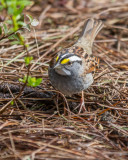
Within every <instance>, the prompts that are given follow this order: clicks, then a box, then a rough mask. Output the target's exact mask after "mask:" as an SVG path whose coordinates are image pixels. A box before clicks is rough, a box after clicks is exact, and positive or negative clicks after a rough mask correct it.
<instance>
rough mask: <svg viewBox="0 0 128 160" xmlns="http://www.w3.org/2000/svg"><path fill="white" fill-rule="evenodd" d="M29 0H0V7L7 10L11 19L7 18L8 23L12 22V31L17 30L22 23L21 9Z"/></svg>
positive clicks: (28, 3) (29, 2)
mask: <svg viewBox="0 0 128 160" xmlns="http://www.w3.org/2000/svg"><path fill="white" fill-rule="evenodd" d="M30 4H31V1H30V0H1V5H2V9H3V8H5V9H6V10H7V13H8V15H10V16H11V19H12V20H8V21H7V22H8V23H9V24H13V28H11V29H12V30H13V31H17V30H18V29H19V27H21V26H23V25H24V15H23V9H24V8H25V7H26V6H28V5H30Z"/></svg>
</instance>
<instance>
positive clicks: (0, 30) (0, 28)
mask: <svg viewBox="0 0 128 160" xmlns="http://www.w3.org/2000/svg"><path fill="white" fill-rule="evenodd" d="M1 34H2V27H1V26H0V35H1Z"/></svg>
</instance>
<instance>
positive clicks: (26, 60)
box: [24, 56, 33, 66]
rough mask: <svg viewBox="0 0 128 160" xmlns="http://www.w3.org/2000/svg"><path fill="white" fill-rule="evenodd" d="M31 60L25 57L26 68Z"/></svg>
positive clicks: (31, 58)
mask: <svg viewBox="0 0 128 160" xmlns="http://www.w3.org/2000/svg"><path fill="white" fill-rule="evenodd" d="M32 60H33V57H32V56H31V57H25V58H24V61H25V64H26V66H28V65H29V64H30V62H31V61H32Z"/></svg>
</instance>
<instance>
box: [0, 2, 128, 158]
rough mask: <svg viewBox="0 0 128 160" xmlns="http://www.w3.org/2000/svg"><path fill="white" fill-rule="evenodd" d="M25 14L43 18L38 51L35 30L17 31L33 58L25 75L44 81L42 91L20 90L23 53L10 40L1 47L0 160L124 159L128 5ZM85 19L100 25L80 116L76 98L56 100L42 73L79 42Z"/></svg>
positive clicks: (41, 5)
mask: <svg viewBox="0 0 128 160" xmlns="http://www.w3.org/2000/svg"><path fill="white" fill-rule="evenodd" d="M26 13H29V14H31V15H33V17H36V18H38V19H39V20H40V25H39V26H37V28H36V38H37V42H38V49H37V45H36V40H35V36H34V31H33V30H32V31H31V32H28V31H27V32H26V31H24V32H23V33H22V34H23V35H24V37H25V38H26V41H27V43H28V44H29V54H30V55H32V56H33V57H34V60H33V62H32V65H31V68H30V74H31V76H34V77H43V81H42V83H41V85H40V86H39V87H36V88H31V87H25V88H24V90H23V91H22V92H21V89H22V86H23V84H22V83H20V82H19V81H18V79H19V78H23V76H24V75H25V74H26V73H27V69H26V67H25V64H24V57H25V55H26V52H25V50H24V48H23V47H22V46H19V45H11V42H10V41H9V40H8V39H4V40H2V41H1V42H0V46H1V49H0V67H1V69H0V159H2V160H3V159H6V160H10V159H23V160H32V159H33V160H34V159H37V160H38V159H47V160H53V159H67V160H75V159H81V160H84V159H88V160H103V159H111V160H113V159H116V160H126V159H127V158H128V3H127V1H121V2H120V1H116V0H115V1H109V0H105V1H101V3H100V2H98V1H96V0H95V1H94V0H92V1H87V2H86V1H84V0H82V1H57V0H55V1H52V0H49V1H39V2H38V3H37V4H33V5H32V6H31V7H29V8H27V9H26ZM88 17H95V18H99V19H102V20H103V21H104V23H105V27H104V28H103V30H102V31H101V32H100V34H99V35H98V36H97V38H96V41H95V43H94V47H93V53H94V55H95V56H97V57H98V58H99V59H100V67H99V69H98V70H97V72H96V74H95V82H94V83H93V85H92V86H91V87H90V88H89V89H88V90H86V91H85V106H86V109H87V110H86V111H85V112H84V113H81V114H79V113H78V111H79V108H78V106H79V102H80V95H78V94H77V95H73V96H72V97H66V99H65V98H64V97H63V96H62V95H61V96H60V95H59V96H58V94H57V93H56V91H55V90H54V89H53V88H52V87H51V84H50V83H49V80H48V75H47V70H48V64H49V61H50V59H51V58H52V57H54V56H55V55H56V53H57V52H58V51H59V50H60V49H62V48H63V47H68V46H71V45H72V44H73V43H74V42H75V41H76V40H77V38H78V35H79V33H80V31H81V27H82V25H83V21H84V20H85V19H86V18H88ZM38 51H39V52H38ZM19 93H20V95H19ZM17 95H19V96H18V97H17V99H15V101H14V104H13V105H11V100H12V98H14V97H16V96H17ZM66 101H67V102H66ZM68 107H69V108H70V110H69V108H68Z"/></svg>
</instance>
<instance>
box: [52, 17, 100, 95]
mask: <svg viewBox="0 0 128 160" xmlns="http://www.w3.org/2000/svg"><path fill="white" fill-rule="evenodd" d="M102 27H103V23H102V21H101V20H94V19H88V20H87V21H86V22H85V25H84V28H83V31H82V33H81V36H80V38H79V39H78V41H77V42H76V43H75V44H74V45H73V46H72V47H70V48H65V49H63V50H62V51H60V52H59V53H58V55H57V57H56V59H52V60H51V63H50V66H49V79H50V81H51V84H52V85H53V87H55V88H56V89H57V90H59V91H60V92H62V93H63V94H65V95H69V96H71V95H72V94H74V93H78V92H80V91H83V90H85V89H87V88H88V87H89V86H90V85H91V84H92V83H93V73H94V72H95V68H96V66H97V65H98V63H99V61H98V58H95V57H94V56H93V55H92V45H93V41H94V39H95V37H96V35H97V34H98V32H99V31H100V30H101V28H102Z"/></svg>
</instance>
